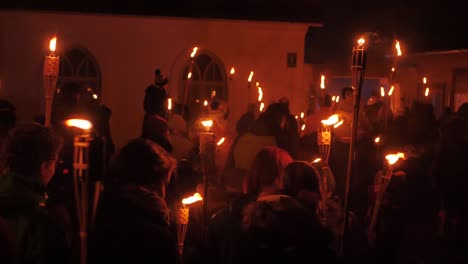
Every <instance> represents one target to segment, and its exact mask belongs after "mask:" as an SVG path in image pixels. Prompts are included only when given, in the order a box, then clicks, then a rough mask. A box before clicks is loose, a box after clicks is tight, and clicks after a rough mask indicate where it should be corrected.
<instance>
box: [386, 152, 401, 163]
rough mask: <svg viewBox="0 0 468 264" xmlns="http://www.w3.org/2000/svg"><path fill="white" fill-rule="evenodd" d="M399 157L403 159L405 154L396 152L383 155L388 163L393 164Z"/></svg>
mask: <svg viewBox="0 0 468 264" xmlns="http://www.w3.org/2000/svg"><path fill="white" fill-rule="evenodd" d="M400 158H402V159H405V154H404V153H402V152H398V153H397V154H388V155H387V156H385V159H386V160H387V162H388V164H389V165H393V164H395V163H396V162H397V161H398V160H399V159H400Z"/></svg>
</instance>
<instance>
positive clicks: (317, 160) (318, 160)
mask: <svg viewBox="0 0 468 264" xmlns="http://www.w3.org/2000/svg"><path fill="white" fill-rule="evenodd" d="M320 161H322V159H321V158H316V159H314V161H312V163H319V162H320Z"/></svg>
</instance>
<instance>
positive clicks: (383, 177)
mask: <svg viewBox="0 0 468 264" xmlns="http://www.w3.org/2000/svg"><path fill="white" fill-rule="evenodd" d="M400 158H402V159H405V158H406V157H405V154H404V153H402V152H398V153H396V154H388V155H386V156H385V159H386V160H387V164H388V166H387V169H386V172H385V173H379V174H377V176H376V181H375V185H374V190H376V198H375V203H374V208H373V210H372V217H371V222H370V225H369V230H368V232H369V234H374V232H375V226H376V224H377V217H378V215H379V211H380V207H381V205H382V200H383V197H384V195H385V192H386V190H387V188H388V185H389V184H390V180H391V179H392V174H393V165H394V164H395V163H396V162H397V161H398V160H399V159H400Z"/></svg>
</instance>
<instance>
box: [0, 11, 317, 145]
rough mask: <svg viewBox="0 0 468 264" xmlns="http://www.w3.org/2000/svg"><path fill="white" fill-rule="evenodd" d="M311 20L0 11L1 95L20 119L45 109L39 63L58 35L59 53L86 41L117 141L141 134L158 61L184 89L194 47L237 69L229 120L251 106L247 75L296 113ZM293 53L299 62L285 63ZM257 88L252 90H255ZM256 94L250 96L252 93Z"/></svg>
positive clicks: (301, 105)
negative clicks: (144, 102) (146, 93)
mask: <svg viewBox="0 0 468 264" xmlns="http://www.w3.org/2000/svg"><path fill="white" fill-rule="evenodd" d="M308 26H309V25H307V24H292V23H276V22H274V23H271V22H249V21H230V20H210V19H198V20H194V19H182V18H164V17H134V16H109V15H82V14H65V13H35V12H16V11H15V12H13V11H2V12H0V45H1V46H0V80H1V82H0V83H1V85H0V96H1V97H6V98H7V99H10V100H12V101H13V102H14V103H15V105H16V106H17V109H18V114H19V117H20V120H21V121H25V122H26V121H31V120H32V118H33V116H34V115H35V114H37V113H40V112H42V108H43V106H42V105H43V85H42V82H43V81H42V63H43V57H44V55H45V54H46V52H47V47H48V40H49V39H50V37H51V36H53V35H54V34H56V35H57V37H58V47H57V53H59V54H60V53H61V52H65V51H66V50H67V49H69V48H71V47H74V46H77V45H79V46H83V47H86V48H87V49H89V51H90V52H91V53H92V54H93V55H94V56H95V57H96V59H97V61H98V62H99V65H100V67H101V73H102V102H103V103H104V104H106V105H108V106H109V107H110V108H111V109H112V111H113V116H112V119H111V128H112V135H113V137H114V139H115V142H116V143H117V145H118V146H121V145H122V144H124V143H125V142H126V141H127V140H128V139H130V138H132V137H136V136H138V135H139V133H140V127H141V122H142V119H143V109H142V100H143V96H144V89H145V87H147V86H148V85H149V84H150V83H151V82H152V81H153V71H154V69H155V68H156V67H160V68H161V69H162V71H163V72H164V73H165V74H166V75H168V78H169V79H170V86H169V89H170V92H171V94H172V95H173V96H177V95H178V93H179V92H180V88H181V86H182V85H181V83H179V82H178V79H179V78H180V77H181V74H182V73H181V71H182V67H183V65H184V63H186V62H187V60H188V56H189V53H190V51H191V48H192V47H193V46H198V47H200V49H202V50H203V49H207V50H209V51H210V52H212V53H214V54H215V55H216V56H218V57H219V58H220V59H221V60H222V62H223V63H224V65H225V67H226V71H229V69H230V67H231V66H234V67H235V68H236V75H235V76H234V80H233V81H232V82H231V87H230V88H229V106H230V114H231V115H230V124H231V127H234V125H235V121H236V120H237V119H238V118H239V117H240V115H242V114H243V113H244V112H245V110H246V108H247V100H246V93H247V77H248V74H249V72H250V70H253V71H254V72H255V76H254V82H255V81H259V82H261V85H262V87H263V89H264V94H265V95H264V96H265V99H264V101H265V102H270V101H272V100H277V99H278V98H279V97H280V96H282V95H285V96H287V97H289V98H290V100H291V110H292V111H293V112H299V111H302V109H305V108H306V103H307V100H305V99H306V98H307V96H305V95H306V94H307V89H308V87H307V85H304V77H303V76H304V64H303V55H304V37H305V32H306V31H307V27H308ZM288 52H296V53H297V67H296V68H287V64H286V57H287V53H288ZM252 90H255V89H252ZM252 97H253V96H252Z"/></svg>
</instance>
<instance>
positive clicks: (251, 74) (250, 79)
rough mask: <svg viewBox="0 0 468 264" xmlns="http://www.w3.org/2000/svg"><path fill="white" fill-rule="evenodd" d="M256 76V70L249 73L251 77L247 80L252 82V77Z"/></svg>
mask: <svg viewBox="0 0 468 264" xmlns="http://www.w3.org/2000/svg"><path fill="white" fill-rule="evenodd" d="M253 76H254V72H253V71H251V72H250V74H249V78H248V79H247V81H249V82H251V81H252V78H253Z"/></svg>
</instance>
